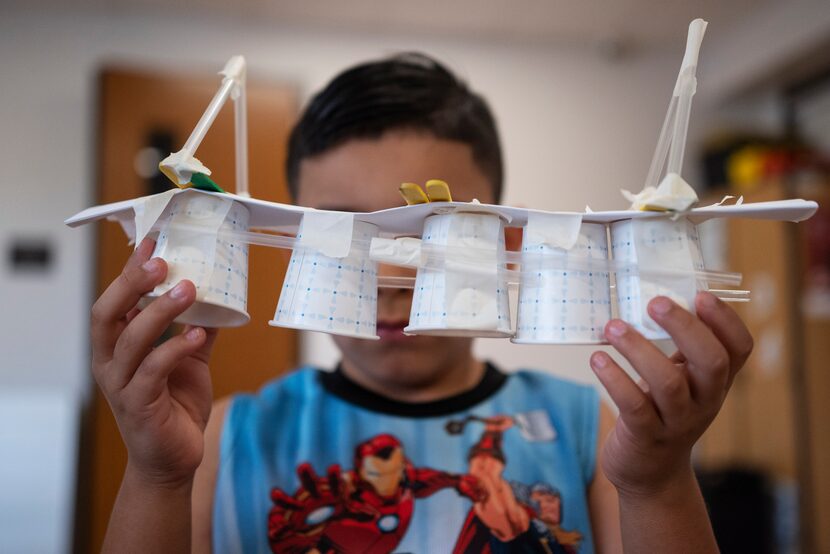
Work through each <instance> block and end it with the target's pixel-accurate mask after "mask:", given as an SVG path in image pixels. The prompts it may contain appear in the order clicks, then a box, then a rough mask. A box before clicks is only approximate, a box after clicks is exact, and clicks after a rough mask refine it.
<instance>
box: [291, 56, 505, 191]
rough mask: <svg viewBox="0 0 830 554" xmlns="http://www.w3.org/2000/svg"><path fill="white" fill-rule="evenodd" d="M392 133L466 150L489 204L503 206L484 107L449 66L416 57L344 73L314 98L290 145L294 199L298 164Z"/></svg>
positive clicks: (494, 134) (497, 158)
mask: <svg viewBox="0 0 830 554" xmlns="http://www.w3.org/2000/svg"><path fill="white" fill-rule="evenodd" d="M396 129H412V130H416V131H426V132H429V133H431V134H433V135H434V136H435V137H437V138H439V139H446V140H453V141H458V142H462V143H464V144H467V145H469V146H470V147H471V148H472V151H473V160H474V161H475V163H476V164H477V165H478V167H479V168H480V169H481V170H482V172H483V173H484V175H485V176H486V177H487V178H488V180H489V181H490V182H491V183H492V185H493V196H494V198H495V199H496V201H498V200H499V199H500V197H501V190H502V180H503V173H504V170H503V167H502V158H501V146H500V145H499V135H498V131H497V130H496V122H495V120H494V118H493V114H492V113H491V112H490V109H489V107H488V106H487V103H486V102H485V101H484V99H483V98H482V97H481V96H479V95H478V94H476V93H474V92H473V91H471V90H470V89H469V88H468V87H467V85H466V84H465V83H464V82H462V81H460V80H459V79H458V78H457V77H456V76H455V75H453V74H452V73H451V72H450V71H449V70H448V69H447V68H446V67H444V66H443V65H441V64H440V63H439V62H437V61H436V60H434V59H432V58H430V57H428V56H426V55H424V54H418V53H405V54H399V55H396V56H393V57H391V58H386V59H382V60H379V61H373V62H367V63H364V64H361V65H357V66H354V67H352V68H350V69H347V70H346V71H344V72H342V73H340V74H339V75H337V76H336V77H335V78H334V79H333V80H332V81H331V82H330V83H329V84H328V85H327V86H326V87H325V88H324V89H323V90H321V91H320V92H319V93H317V94H316V95H315V96H314V97H313V98H312V99H311V102H310V103H309V104H308V106H307V107H306V109H305V111H304V112H303V114H302V116H301V117H300V121H299V122H298V123H297V125H296V126H295V127H294V129H293V131H292V132H291V138H290V139H289V142H288V156H287V158H286V177H287V179H288V188H289V190H290V191H291V194H292V195H293V196H294V198H296V197H297V192H298V190H297V189H298V186H299V184H298V182H299V173H300V162H301V161H302V160H303V159H305V158H309V157H312V156H315V155H317V154H322V153H323V152H326V151H328V150H330V149H332V148H334V147H336V146H339V145H340V144H342V143H344V142H346V141H348V140H350V139H372V138H380V137H381V136H382V135H383V134H384V133H385V132H386V131H390V130H396ZM436 178H440V175H436ZM450 186H452V183H450Z"/></svg>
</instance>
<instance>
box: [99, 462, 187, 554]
mask: <svg viewBox="0 0 830 554" xmlns="http://www.w3.org/2000/svg"><path fill="white" fill-rule="evenodd" d="M192 488H193V482H192V480H190V481H187V482H184V483H177V484H158V483H153V482H149V481H148V480H146V479H143V478H142V477H141V476H140V475H139V474H137V473H136V472H135V471H134V470H132V469H131V468H130V466H129V465H128V466H127V470H126V471H125V472H124V479H123V480H122V481H121V489H120V490H119V492H118V498H117V499H116V501H115V506H114V507H113V510H112V515H111V516H110V522H109V526H108V527H107V535H106V537H105V539H104V546H103V548H102V552H104V553H108V552H117V553H119V554H120V553H129V552H142V553H143V552H153V553H162V554H163V553H165V552H171V553H177V554H178V553H182V552H190V539H191V537H190V526H191V491H192Z"/></svg>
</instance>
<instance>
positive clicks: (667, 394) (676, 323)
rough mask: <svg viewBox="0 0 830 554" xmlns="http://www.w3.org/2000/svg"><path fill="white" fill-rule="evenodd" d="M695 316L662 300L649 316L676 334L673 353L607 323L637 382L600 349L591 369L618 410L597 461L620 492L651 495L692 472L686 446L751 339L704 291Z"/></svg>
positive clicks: (707, 419)
mask: <svg viewBox="0 0 830 554" xmlns="http://www.w3.org/2000/svg"><path fill="white" fill-rule="evenodd" d="M695 306H696V308H697V316H695V315H693V314H691V313H690V312H688V311H687V310H684V309H683V308H681V307H680V306H678V305H677V304H675V303H674V302H672V301H671V300H669V299H668V298H665V297H658V298H655V299H654V300H652V301H651V302H650V303H649V306H648V309H649V315H651V317H652V318H653V319H654V320H655V321H656V322H657V323H658V324H659V325H660V326H662V327H663V328H664V329H665V330H666V331H667V332H668V333H669V334H670V335H671V337H672V339H674V342H675V344H676V345H677V348H678V352H676V353H675V354H674V355H673V356H672V357H671V358H669V357H667V356H666V355H664V354H663V353H662V352H661V351H660V350H659V349H658V348H657V347H656V346H655V345H654V344H652V343H651V342H649V341H648V340H646V339H645V338H643V336H642V335H640V333H638V332H637V331H635V330H634V329H633V328H632V327H631V326H629V325H627V324H626V323H624V322H622V321H619V320H614V321H611V322H609V323H608V325H607V326H606V328H605V336H606V338H607V339H608V341H609V342H610V343H611V344H612V345H613V346H614V347H615V348H616V349H617V350H618V351H619V352H620V353H621V354H622V355H623V356H625V357H626V358H627V359H628V361H629V362H630V363H631V365H632V366H633V367H634V369H635V370H636V371H637V373H638V374H639V375H640V376H641V377H642V379H643V380H642V382H641V385H638V384H637V383H635V382H634V381H633V380H632V379H631V378H630V377H629V376H628V375H627V374H626V373H625V371H623V369H622V368H621V367H620V366H619V365H617V364H616V362H614V361H613V360H612V359H611V357H610V356H608V355H607V354H605V353H604V352H595V353H594V354H593V355H592V356H591V367H592V368H593V370H594V372H595V373H596V375H597V377H598V378H599V380H600V381H601V382H602V384H603V385H604V386H605V388H606V390H608V393H609V395H610V396H611V398H612V400H613V401H614V403H615V404H616V405H617V407H618V408H619V410H620V415H619V419H618V420H617V424H616V426H615V427H614V429H613V431H612V432H611V433H610V434H609V436H608V439H607V440H606V441H605V447H604V451H603V456H602V466H603V471H604V472H605V474H606V476H607V477H608V479H609V480H610V481H611V482H612V483H613V484H614V485H615V486H616V487H617V490H618V491H619V492H620V494H629V495H635V496H650V495H653V494H660V493H661V492H663V491H666V490H668V489H670V488H671V486H672V484H673V483H675V482H678V480H682V479H687V478H688V477H689V475H691V460H690V456H691V449H692V446H693V445H694V443H695V442H696V441H697V440H698V438H700V436H701V435H702V434H703V432H704V431H705V430H706V428H707V427H708V426H709V424H710V423H711V422H712V420H713V419H714V418H715V416H716V415H717V413H718V411H719V410H720V407H721V404H722V403H723V400H724V398H725V397H726V393H727V391H728V390H729V387H730V386H731V385H732V381H733V379H734V378H735V375H736V374H737V372H738V370H740V369H741V367H742V366H743V365H744V363H745V362H746V359H747V357H748V356H749V354H750V352H751V351H752V337H751V336H750V334H749V331H748V330H747V328H746V326H745V325H744V323H743V322H742V321H741V319H740V318H739V317H738V315H737V314H736V313H735V311H734V310H732V308H730V307H729V306H727V305H726V304H725V303H723V302H722V301H721V300H719V299H717V298H716V297H715V296H713V295H712V294H710V293H708V292H702V293H699V294H698V295H697V298H696V299H695Z"/></svg>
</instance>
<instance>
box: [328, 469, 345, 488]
mask: <svg viewBox="0 0 830 554" xmlns="http://www.w3.org/2000/svg"><path fill="white" fill-rule="evenodd" d="M327 476H328V480H329V490H330V491H331V494H333V495H334V496H340V495H341V494H343V492H344V491H343V487H342V486H341V485H342V482H343V478H342V476H341V475H340V466H339V465H337V464H332V465H331V466H329V470H328V475H327Z"/></svg>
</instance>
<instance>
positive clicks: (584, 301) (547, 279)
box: [512, 223, 611, 344]
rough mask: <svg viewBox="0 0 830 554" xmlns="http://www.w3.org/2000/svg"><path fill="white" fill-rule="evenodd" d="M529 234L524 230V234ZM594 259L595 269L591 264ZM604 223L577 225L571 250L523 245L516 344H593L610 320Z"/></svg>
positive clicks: (606, 244) (597, 340)
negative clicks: (576, 235) (604, 269)
mask: <svg viewBox="0 0 830 554" xmlns="http://www.w3.org/2000/svg"><path fill="white" fill-rule="evenodd" d="M525 237H528V233H525ZM592 260H595V261H597V262H599V263H597V268H596V269H592V268H591V267H590V265H591V261H592ZM607 260H608V238H607V231H606V226H605V225H604V224H601V223H582V225H581V226H580V229H579V236H578V238H577V240H576V243H575V244H574V245H573V247H571V248H570V249H568V250H566V249H564V248H557V247H553V246H550V245H548V244H543V243H533V242H528V241H527V240H525V241H523V243H522V282H521V283H520V288H519V307H518V311H517V318H516V319H517V321H516V336H515V337H514V338H513V339H512V342H515V343H519V344H597V343H601V342H604V339H603V330H604V328H605V324H606V323H608V321H609V320H610V319H611V287H610V281H609V277H608V271H602V266H603V265H604V264H606V263H607Z"/></svg>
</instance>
